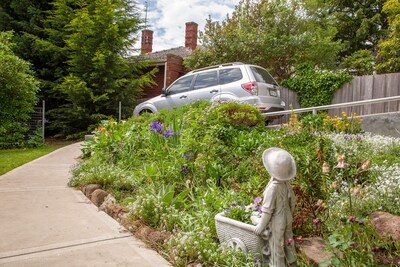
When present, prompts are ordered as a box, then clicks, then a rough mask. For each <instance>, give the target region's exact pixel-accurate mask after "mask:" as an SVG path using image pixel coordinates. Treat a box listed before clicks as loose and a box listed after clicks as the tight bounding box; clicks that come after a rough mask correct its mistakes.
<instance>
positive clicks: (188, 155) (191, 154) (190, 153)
mask: <svg viewBox="0 0 400 267" xmlns="http://www.w3.org/2000/svg"><path fill="white" fill-rule="evenodd" d="M192 156H193V152H189V154H187V155H183V156H182V158H184V159H190V158H191V157H192Z"/></svg>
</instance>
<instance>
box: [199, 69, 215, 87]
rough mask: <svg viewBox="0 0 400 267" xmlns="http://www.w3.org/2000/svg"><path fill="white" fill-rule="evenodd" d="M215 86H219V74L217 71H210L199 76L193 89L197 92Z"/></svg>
mask: <svg viewBox="0 0 400 267" xmlns="http://www.w3.org/2000/svg"><path fill="white" fill-rule="evenodd" d="M215 85H218V73H217V71H209V72H204V73H199V74H198V75H197V77H196V80H195V81H194V87H193V88H194V89H195V90H197V89H201V88H206V87H210V86H215Z"/></svg>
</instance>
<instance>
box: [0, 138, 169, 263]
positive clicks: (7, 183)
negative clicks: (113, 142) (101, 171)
mask: <svg viewBox="0 0 400 267" xmlns="http://www.w3.org/2000/svg"><path fill="white" fill-rule="evenodd" d="M79 156H80V144H78V143H77V144H73V145H69V146H67V147H64V148H61V149H59V150H57V151H54V152H53V153H51V154H48V155H46V156H44V157H41V158H39V159H37V160H34V161H32V162H30V163H27V164H25V165H23V166H21V167H19V168H16V169H14V170H12V171H10V172H8V173H6V174H4V175H2V176H0V208H1V214H0V266H29V267H31V266H48V267H52V266H69V267H70V266H74V267H75V266H85V267H86V266H96V267H97V266H138V267H139V266H140V267H142V266H143V267H147V266H148V267H152V266H157V267H162V266H170V265H169V263H168V262H167V261H166V260H165V259H163V258H162V257H161V256H160V255H159V254H157V253H156V252H154V251H153V250H151V249H148V248H146V246H145V245H144V244H143V243H142V242H141V241H139V240H137V239H135V238H134V237H133V236H132V235H131V234H130V233H129V232H128V231H127V230H126V229H125V228H123V227H122V226H121V225H119V224H118V223H117V222H116V221H115V220H114V219H112V218H111V217H109V216H108V215H107V214H106V213H104V212H102V211H98V208H97V207H96V206H95V205H93V204H92V203H91V202H90V201H89V200H88V199H87V198H86V197H85V196H84V195H83V194H82V193H81V191H79V190H75V189H73V188H69V187H68V186H67V182H68V177H69V176H70V173H69V171H70V169H71V167H72V166H73V165H74V164H76V159H77V158H78V157H79Z"/></svg>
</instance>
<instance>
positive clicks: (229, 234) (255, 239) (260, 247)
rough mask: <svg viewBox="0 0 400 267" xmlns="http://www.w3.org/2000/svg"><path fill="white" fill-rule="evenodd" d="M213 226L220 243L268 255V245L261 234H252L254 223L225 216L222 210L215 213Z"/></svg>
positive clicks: (252, 252)
mask: <svg viewBox="0 0 400 267" xmlns="http://www.w3.org/2000/svg"><path fill="white" fill-rule="evenodd" d="M215 227H216V229H217V235H218V239H219V241H220V242H221V243H222V244H225V245H228V246H230V247H232V248H234V249H240V250H242V251H243V252H248V253H251V254H254V255H260V256H262V255H264V256H266V255H268V254H269V253H268V251H266V250H267V249H268V245H266V241H265V240H263V239H262V238H261V236H259V235H256V234H254V229H255V228H256V227H255V226H254V225H251V224H247V223H244V222H240V221H236V220H233V219H231V218H228V217H226V216H225V214H224V213H223V212H221V213H218V214H217V215H215Z"/></svg>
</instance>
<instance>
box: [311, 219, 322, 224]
mask: <svg viewBox="0 0 400 267" xmlns="http://www.w3.org/2000/svg"><path fill="white" fill-rule="evenodd" d="M313 223H314V224H315V225H318V224H320V223H321V219H320V218H315V219H314V220H313Z"/></svg>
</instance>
